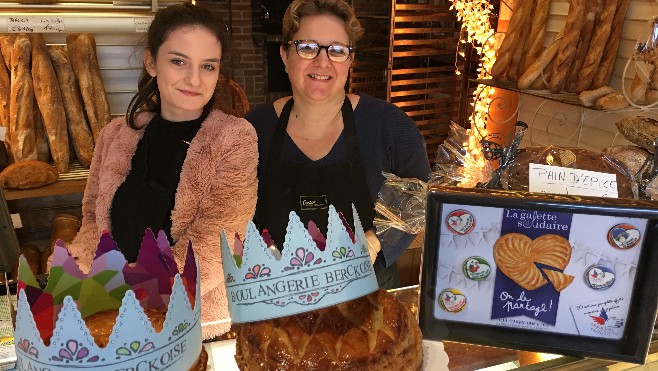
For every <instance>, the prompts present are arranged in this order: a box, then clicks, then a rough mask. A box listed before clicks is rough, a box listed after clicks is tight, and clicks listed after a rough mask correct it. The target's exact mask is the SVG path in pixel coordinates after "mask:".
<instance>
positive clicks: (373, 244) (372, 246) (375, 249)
mask: <svg viewBox="0 0 658 371" xmlns="http://www.w3.org/2000/svg"><path fill="white" fill-rule="evenodd" d="M366 242H368V252H369V253H370V261H371V262H372V263H373V264H375V260H376V259H377V254H378V253H379V251H381V249H382V244H381V242H379V238H377V235H376V234H375V231H373V230H372V229H370V230H368V231H367V232H366Z"/></svg>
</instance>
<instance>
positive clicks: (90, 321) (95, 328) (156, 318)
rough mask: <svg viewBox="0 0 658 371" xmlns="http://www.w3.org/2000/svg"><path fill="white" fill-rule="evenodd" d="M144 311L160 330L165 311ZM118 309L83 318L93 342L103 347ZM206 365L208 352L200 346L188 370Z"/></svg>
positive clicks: (200, 369)
mask: <svg viewBox="0 0 658 371" xmlns="http://www.w3.org/2000/svg"><path fill="white" fill-rule="evenodd" d="M144 313H145V314H146V316H147V317H148V319H149V321H151V325H152V326H153V329H154V330H155V331H156V332H160V331H162V327H163V326H164V321H165V317H166V316H167V311H166V310H163V309H145V310H144ZM118 314H119V310H118V309H108V310H103V311H100V312H98V313H95V314H92V315H91V316H89V317H87V318H85V324H86V325H87V328H88V329H89V334H90V335H91V336H92V337H93V338H94V342H95V343H96V345H98V346H99V347H101V348H104V347H105V346H106V345H107V343H108V342H109V339H110V334H111V333H112V327H113V326H114V323H115V322H116V319H117V315H118ZM207 367H208V353H206V349H205V348H204V347H203V346H202V347H201V353H199V357H198V358H197V361H196V363H195V364H194V366H192V367H191V368H190V370H189V371H205V370H206V369H207Z"/></svg>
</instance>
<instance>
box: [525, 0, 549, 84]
mask: <svg viewBox="0 0 658 371" xmlns="http://www.w3.org/2000/svg"><path fill="white" fill-rule="evenodd" d="M550 5H551V1H550V0H537V3H536V4H535V11H534V14H533V16H532V26H531V27H530V33H529V34H528V41H527V44H528V46H527V52H526V58H525V63H524V68H523V73H524V74H525V72H526V71H527V70H528V68H529V67H530V66H531V65H532V64H533V63H535V61H536V60H537V59H538V58H539V57H541V55H542V47H543V46H544V39H545V38H546V22H547V21H548V9H549V7H550Z"/></svg>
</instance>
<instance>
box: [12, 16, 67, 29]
mask: <svg viewBox="0 0 658 371" xmlns="http://www.w3.org/2000/svg"><path fill="white" fill-rule="evenodd" d="M7 30H8V31H9V32H15V33H16V32H39V33H46V32H52V33H59V32H66V27H65V26H64V20H63V19H62V18H60V17H9V22H8V25H7Z"/></svg>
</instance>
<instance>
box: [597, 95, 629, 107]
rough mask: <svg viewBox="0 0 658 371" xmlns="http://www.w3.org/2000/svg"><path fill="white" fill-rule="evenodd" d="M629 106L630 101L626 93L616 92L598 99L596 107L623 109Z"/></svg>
mask: <svg viewBox="0 0 658 371" xmlns="http://www.w3.org/2000/svg"><path fill="white" fill-rule="evenodd" d="M626 107H628V101H627V100H626V98H625V97H624V94H622V93H618V92H614V93H610V94H608V95H606V96H603V97H601V98H599V99H598V100H597V101H596V108H600V109H610V110H612V109H622V108H626Z"/></svg>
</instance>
